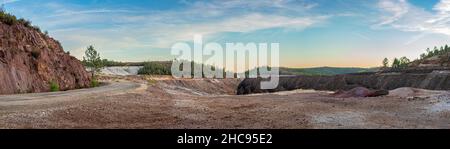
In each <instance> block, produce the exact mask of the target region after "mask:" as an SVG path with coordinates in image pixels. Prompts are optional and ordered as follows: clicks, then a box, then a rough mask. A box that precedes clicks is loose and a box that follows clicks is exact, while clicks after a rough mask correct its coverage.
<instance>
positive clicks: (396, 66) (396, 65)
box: [392, 58, 400, 68]
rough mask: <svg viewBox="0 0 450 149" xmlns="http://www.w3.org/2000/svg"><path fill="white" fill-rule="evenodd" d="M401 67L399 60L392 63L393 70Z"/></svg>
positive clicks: (395, 59)
mask: <svg viewBox="0 0 450 149" xmlns="http://www.w3.org/2000/svg"><path fill="white" fill-rule="evenodd" d="M399 67H400V61H399V60H398V59H397V58H394V61H393V62H392V68H399Z"/></svg>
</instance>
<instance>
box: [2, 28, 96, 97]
mask: <svg viewBox="0 0 450 149" xmlns="http://www.w3.org/2000/svg"><path fill="white" fill-rule="evenodd" d="M51 81H54V82H55V83H57V84H58V85H59V86H60V89H61V90H69V89H76V88H85V87H89V86H90V81H91V78H90V75H89V74H88V72H87V71H86V70H85V69H84V66H83V65H82V64H81V62H80V61H79V60H78V59H76V58H74V57H72V56H70V55H69V54H67V53H65V52H64V50H63V48H62V47H61V45H60V43H59V42H58V41H56V40H54V39H52V38H50V37H48V36H46V35H44V34H42V33H40V32H38V31H36V30H34V29H30V28H27V27H25V26H23V25H21V24H15V25H7V24H4V23H2V22H0V94H15V93H31V92H46V91H49V90H50V82H51Z"/></svg>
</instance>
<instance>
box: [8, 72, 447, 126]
mask: <svg viewBox="0 0 450 149" xmlns="http://www.w3.org/2000/svg"><path fill="white" fill-rule="evenodd" d="M113 80H114V79H113ZM128 80H129V81H133V82H134V83H130V82H122V83H113V84H111V85H110V86H105V88H97V89H93V90H90V89H88V90H79V91H69V92H66V93H48V94H38V95H39V96H30V95H18V96H17V97H20V98H15V97H16V96H3V97H0V128H226V129H228V128H450V99H449V97H450V96H449V95H450V94H449V93H448V92H428V91H421V93H420V94H417V95H420V96H416V95H413V96H412V98H410V97H406V94H405V95H404V94H400V93H404V92H399V93H398V94H394V95H395V96H385V97H374V98H345V99H343V98H335V97H332V96H331V95H330V93H329V92H317V91H304V90H297V91H291V92H280V93H274V94H259V95H248V96H236V95H232V94H233V93H232V91H233V89H235V87H236V86H237V84H238V83H239V81H238V80H173V79H161V80H158V79H154V80H152V81H148V80H143V79H139V78H137V79H136V78H134V79H130V78H128ZM113 82H115V81H113ZM217 93H221V94H217ZM400 95H401V96H400ZM408 96H409V94H408Z"/></svg>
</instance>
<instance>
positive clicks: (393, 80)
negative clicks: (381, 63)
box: [237, 71, 450, 95]
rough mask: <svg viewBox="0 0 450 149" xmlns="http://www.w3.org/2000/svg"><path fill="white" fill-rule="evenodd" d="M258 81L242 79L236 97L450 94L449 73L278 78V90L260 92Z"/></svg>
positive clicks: (259, 80)
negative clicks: (310, 92)
mask: <svg viewBox="0 0 450 149" xmlns="http://www.w3.org/2000/svg"><path fill="white" fill-rule="evenodd" d="M260 82H261V79H245V80H244V81H242V82H241V83H240V84H239V86H238V89H237V94H238V95H242V94H252V93H267V92H277V91H286V90H295V89H315V90H329V91H336V90H350V89H352V88H355V87H366V88H369V89H386V90H392V89H396V88H400V87H414V88H422V89H431V90H450V71H433V72H431V73H382V74H377V73H365V74H347V75H337V76H290V77H281V78H280V83H279V86H278V88H276V89H272V90H261V89H260Z"/></svg>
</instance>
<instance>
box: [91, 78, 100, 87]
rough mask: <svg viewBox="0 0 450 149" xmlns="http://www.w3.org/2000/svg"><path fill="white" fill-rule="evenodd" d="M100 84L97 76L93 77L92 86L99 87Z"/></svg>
mask: <svg viewBox="0 0 450 149" xmlns="http://www.w3.org/2000/svg"><path fill="white" fill-rule="evenodd" d="M98 86H100V83H99V82H98V80H97V78H92V80H91V87H98Z"/></svg>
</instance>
